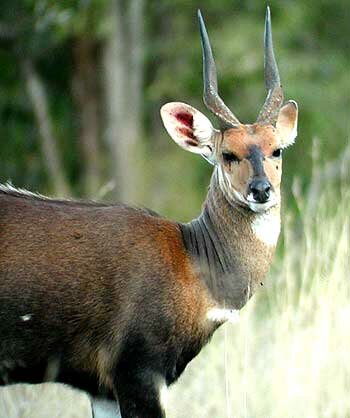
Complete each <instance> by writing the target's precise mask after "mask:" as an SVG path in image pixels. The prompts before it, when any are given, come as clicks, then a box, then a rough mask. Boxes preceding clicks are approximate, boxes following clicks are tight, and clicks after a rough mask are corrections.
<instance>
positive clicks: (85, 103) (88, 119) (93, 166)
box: [73, 34, 101, 197]
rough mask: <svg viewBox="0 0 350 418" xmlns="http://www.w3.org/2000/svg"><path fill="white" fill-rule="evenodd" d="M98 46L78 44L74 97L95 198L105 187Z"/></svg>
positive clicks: (87, 182)
mask: <svg viewBox="0 0 350 418" xmlns="http://www.w3.org/2000/svg"><path fill="white" fill-rule="evenodd" d="M94 52H95V43H94V41H93V40H92V39H89V37H88V35H86V34H85V35H84V36H82V37H80V38H78V39H76V40H75V42H74V45H73V54H74V61H75V65H74V68H75V73H74V75H73V95H74V98H75V101H76V103H77V109H78V117H79V131H80V134H79V142H80V149H81V153H82V156H83V170H84V173H83V179H84V194H85V195H86V196H89V197H95V196H96V195H97V193H98V190H99V188H100V186H101V164H100V153H99V146H98V137H99V112H98V108H99V92H98V87H97V86H98V81H97V76H96V74H97V68H96V61H95V57H94Z"/></svg>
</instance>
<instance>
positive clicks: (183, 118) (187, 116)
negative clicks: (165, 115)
mask: <svg viewBox="0 0 350 418" xmlns="http://www.w3.org/2000/svg"><path fill="white" fill-rule="evenodd" d="M175 117H176V119H177V120H178V121H179V122H180V123H182V124H183V125H185V126H187V127H188V128H190V129H192V128H193V115H192V114H191V113H189V112H179V113H176V115H175Z"/></svg>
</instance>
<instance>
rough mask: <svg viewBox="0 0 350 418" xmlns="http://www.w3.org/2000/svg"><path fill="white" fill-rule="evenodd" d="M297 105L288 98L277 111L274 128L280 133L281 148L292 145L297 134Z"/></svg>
mask: <svg viewBox="0 0 350 418" xmlns="http://www.w3.org/2000/svg"><path fill="white" fill-rule="evenodd" d="M297 127H298V105H297V103H296V102H295V101H294V100H290V101H289V102H287V103H286V104H285V105H284V106H282V108H281V110H280V111H279V114H278V118H277V123H276V128H277V129H278V131H279V133H280V135H281V141H282V148H285V147H288V146H289V145H292V144H293V143H294V141H295V138H296V136H297Z"/></svg>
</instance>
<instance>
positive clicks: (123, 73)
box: [103, 0, 144, 202]
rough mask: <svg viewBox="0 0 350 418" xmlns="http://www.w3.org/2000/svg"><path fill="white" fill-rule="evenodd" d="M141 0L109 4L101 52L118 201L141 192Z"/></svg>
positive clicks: (116, 0) (133, 198)
mask: <svg viewBox="0 0 350 418" xmlns="http://www.w3.org/2000/svg"><path fill="white" fill-rule="evenodd" d="M143 7H144V0H129V1H122V0H110V3H109V8H108V10H107V12H108V16H107V17H108V22H109V23H110V31H109V33H108V37H107V39H106V43H105V47H104V51H103V67H104V94H105V100H106V116H107V120H106V136H107V142H108V145H109V147H110V151H111V157H112V164H111V170H112V177H113V179H114V182H115V192H116V196H117V197H118V199H121V200H123V201H126V202H135V201H137V199H138V196H139V194H140V188H141V181H140V166H141V163H142V144H141V141H140V140H141V137H142V132H141V122H142V100H143V92H142V82H143V79H142V74H143V18H144V17H143Z"/></svg>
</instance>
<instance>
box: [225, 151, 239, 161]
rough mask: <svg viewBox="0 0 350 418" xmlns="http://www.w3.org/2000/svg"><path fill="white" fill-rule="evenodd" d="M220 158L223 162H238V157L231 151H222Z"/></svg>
mask: <svg viewBox="0 0 350 418" xmlns="http://www.w3.org/2000/svg"><path fill="white" fill-rule="evenodd" d="M222 158H223V160H224V162H225V163H239V162H240V159H239V158H238V157H237V155H235V154H234V153H233V152H230V151H224V152H223V153H222Z"/></svg>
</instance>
